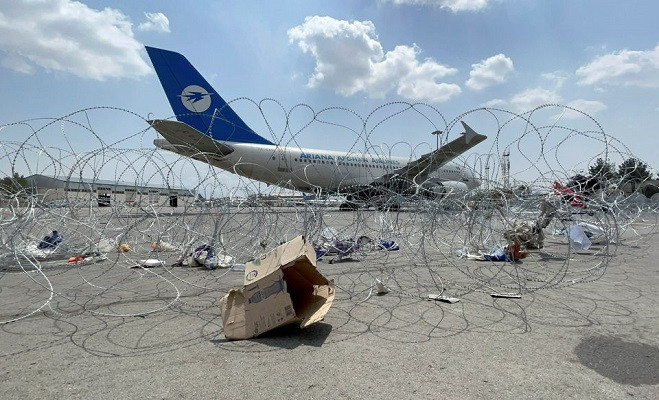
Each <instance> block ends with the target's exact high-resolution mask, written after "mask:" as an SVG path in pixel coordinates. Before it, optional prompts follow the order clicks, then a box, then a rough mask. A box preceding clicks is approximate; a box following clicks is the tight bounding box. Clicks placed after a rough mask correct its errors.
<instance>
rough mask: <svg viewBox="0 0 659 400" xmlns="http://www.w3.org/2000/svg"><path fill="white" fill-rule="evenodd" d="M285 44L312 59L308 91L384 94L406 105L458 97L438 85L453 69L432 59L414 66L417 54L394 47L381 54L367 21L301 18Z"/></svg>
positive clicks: (455, 89) (446, 86) (412, 48)
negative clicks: (405, 101)
mask: <svg viewBox="0 0 659 400" xmlns="http://www.w3.org/2000/svg"><path fill="white" fill-rule="evenodd" d="M288 37H289V40H290V42H291V43H297V45H298V46H299V47H300V49H302V51H304V52H305V53H310V54H311V55H313V57H314V58H315V62H316V67H315V71H314V73H313V75H312V76H311V77H310V78H309V81H308V85H309V87H318V86H324V87H327V88H330V89H332V90H334V91H336V92H337V93H340V94H342V95H344V96H350V95H353V94H355V93H357V92H360V91H361V92H364V93H366V94H367V95H368V96H370V97H379V98H381V97H384V96H385V95H386V94H387V93H388V92H389V91H391V90H396V92H397V93H398V94H399V95H401V96H403V97H405V98H406V99H410V100H416V101H430V102H441V101H446V100H448V99H450V98H451V97H452V96H454V95H456V94H459V93H460V92H461V91H462V90H461V89H460V87H459V86H458V85H456V84H449V83H442V82H438V80H439V79H440V78H443V77H445V76H449V75H453V74H455V73H456V72H457V70H456V69H455V68H450V67H446V66H444V65H441V64H439V63H437V62H435V61H433V60H432V59H425V60H423V61H419V59H418V56H419V53H420V50H419V48H418V47H417V46H416V45H414V46H402V45H401V46H396V47H395V48H394V50H392V51H389V52H387V53H386V54H385V53H384V50H383V49H382V45H381V44H380V42H379V41H378V38H377V34H376V32H375V26H374V25H373V23H372V22H371V21H351V22H350V21H342V20H337V19H334V18H331V17H320V16H314V17H307V18H305V21H304V24H302V25H299V26H296V27H294V28H291V29H289V31H288Z"/></svg>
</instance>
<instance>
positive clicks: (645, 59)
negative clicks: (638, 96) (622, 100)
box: [576, 45, 659, 88]
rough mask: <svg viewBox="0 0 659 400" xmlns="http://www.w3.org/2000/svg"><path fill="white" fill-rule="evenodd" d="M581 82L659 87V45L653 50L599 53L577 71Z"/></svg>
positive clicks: (587, 83)
mask: <svg viewBox="0 0 659 400" xmlns="http://www.w3.org/2000/svg"><path fill="white" fill-rule="evenodd" d="M576 74H577V76H580V77H581V80H580V81H579V82H578V84H580V85H595V84H605V85H618V86H637V87H644V88H658V87H659V45H657V46H656V47H655V48H654V49H653V50H648V51H632V50H622V51H619V52H617V53H611V54H606V55H603V56H601V57H598V58H597V59H595V60H594V61H592V62H591V63H590V64H588V65H584V66H583V67H580V68H579V69H577V71H576Z"/></svg>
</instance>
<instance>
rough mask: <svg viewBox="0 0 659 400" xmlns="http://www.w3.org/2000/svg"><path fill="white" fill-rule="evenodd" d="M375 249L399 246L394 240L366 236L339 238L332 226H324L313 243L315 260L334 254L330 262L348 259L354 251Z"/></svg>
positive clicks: (394, 249) (396, 247) (395, 248)
mask: <svg viewBox="0 0 659 400" xmlns="http://www.w3.org/2000/svg"><path fill="white" fill-rule="evenodd" d="M377 250H384V251H397V250H400V246H399V245H398V242H396V241H395V240H386V239H379V240H373V239H371V238H369V237H368V236H359V237H358V238H357V239H354V238H339V233H338V232H337V230H336V229H334V228H332V227H327V228H325V229H324V230H323V233H322V234H321V235H320V239H319V241H318V242H317V243H314V251H315V253H316V260H321V259H322V258H323V257H325V256H336V257H335V258H333V259H332V260H330V264H332V263H335V262H341V261H344V260H347V259H350V257H351V255H352V254H353V253H355V252H362V253H363V252H367V251H377Z"/></svg>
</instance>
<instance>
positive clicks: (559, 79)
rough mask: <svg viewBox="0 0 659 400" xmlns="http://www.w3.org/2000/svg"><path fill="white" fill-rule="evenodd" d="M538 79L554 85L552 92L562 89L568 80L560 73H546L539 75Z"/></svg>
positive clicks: (566, 76)
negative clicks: (540, 78)
mask: <svg viewBox="0 0 659 400" xmlns="http://www.w3.org/2000/svg"><path fill="white" fill-rule="evenodd" d="M540 77H542V79H545V80H547V81H549V82H551V83H552V84H553V85H554V90H558V89H560V88H562V87H563V84H565V81H567V80H568V75H567V74H566V73H564V72H562V71H555V72H547V73H544V74H541V75H540Z"/></svg>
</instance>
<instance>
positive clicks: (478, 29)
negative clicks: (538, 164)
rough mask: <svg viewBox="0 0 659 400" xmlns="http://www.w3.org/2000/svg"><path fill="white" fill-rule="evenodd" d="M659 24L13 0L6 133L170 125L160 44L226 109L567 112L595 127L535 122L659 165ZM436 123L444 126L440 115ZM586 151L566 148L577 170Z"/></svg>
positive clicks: (8, 18) (452, 7)
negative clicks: (596, 137) (157, 121)
mask: <svg viewBox="0 0 659 400" xmlns="http://www.w3.org/2000/svg"><path fill="white" fill-rule="evenodd" d="M657 15H659V3H657V2H655V1H650V0H647V1H634V0H630V1H624V2H621V1H608V0H597V1H595V0H593V1H531V0H372V1H347V0H346V1H340V0H339V1H313V0H303V1H282V2H271V1H248V0H246V1H195V2H180V1H166V0H158V1H139V2H137V1H135V2H125V1H105V2H102V1H84V2H73V1H68V0H50V1H37V0H32V1H27V0H12V1H9V0H2V1H0V71H1V73H0V92H1V93H2V94H3V95H2V96H1V97H0V125H2V124H7V123H11V122H16V121H21V120H25V119H32V118H41V117H59V116H62V115H66V114H68V113H71V112H74V111H76V110H79V109H82V108H87V107H96V106H110V107H118V108H122V109H127V110H130V111H132V112H134V113H136V114H138V115H141V116H143V117H147V116H149V115H150V116H152V117H157V118H166V117H169V116H171V114H172V111H171V108H170V107H169V104H168V103H167V100H166V98H165V96H164V94H163V92H162V89H161V87H160V84H159V82H158V80H157V77H156V75H155V73H154V72H153V70H152V67H151V63H150V61H149V60H148V57H147V55H146V52H145V50H144V47H143V46H144V45H150V46H155V47H162V48H165V49H169V50H174V51H178V52H180V53H182V54H184V55H185V56H186V57H187V58H188V59H189V60H190V61H191V62H192V63H193V64H194V65H195V66H196V67H197V68H198V69H199V70H200V72H201V73H202V74H203V75H204V76H206V77H207V79H208V80H209V81H210V82H211V83H212V85H213V86H214V88H215V89H216V90H217V91H218V92H220V93H221V94H222V95H223V96H224V98H225V99H235V98H239V97H245V98H249V99H253V100H255V101H259V100H261V99H264V98H272V99H275V100H276V101H278V102H279V103H280V104H281V106H282V107H283V108H284V110H290V109H291V108H292V107H294V106H295V105H296V104H306V105H308V106H310V107H311V108H313V109H314V110H316V111H319V110H322V109H325V108H328V107H342V108H346V109H349V110H352V111H354V112H356V113H357V114H360V115H362V116H366V115H367V114H368V113H370V112H371V111H372V110H374V109H375V108H377V107H378V106H381V105H383V104H386V103H389V102H408V103H423V104H426V105H428V106H430V107H433V108H435V109H437V110H438V111H439V112H441V115H443V117H444V118H445V119H446V120H448V121H450V120H453V119H454V118H456V117H458V116H460V115H461V114H462V113H465V112H468V111H470V110H473V109H477V108H479V107H496V108H498V109H503V110H508V111H510V112H512V113H521V112H524V111H528V110H531V109H533V108H534V107H536V106H538V105H542V104H546V103H557V104H563V105H568V106H571V107H574V108H577V109H579V110H581V111H583V112H585V113H587V114H588V115H590V116H592V117H593V118H594V120H595V121H593V120H589V119H588V118H585V117H584V116H582V115H579V114H576V113H571V112H561V110H559V109H553V110H552V111H551V112H547V113H546V115H543V116H538V117H537V120H535V121H534V122H537V123H538V124H539V125H545V124H551V123H553V122H555V120H556V119H557V118H560V124H561V125H566V126H570V127H574V129H577V130H580V131H588V130H590V129H595V130H597V129H599V126H601V129H602V130H603V131H604V132H605V133H606V134H608V135H611V136H613V137H615V138H617V139H619V140H620V141H621V142H623V143H624V144H625V145H627V147H628V148H629V150H630V151H631V152H632V153H633V154H635V155H636V156H638V157H640V158H641V159H643V160H644V161H645V162H647V163H648V164H650V166H651V167H653V168H657V167H659V157H657V149H659V130H658V129H657V127H658V126H659V24H657ZM244 103H245V102H243V103H241V102H238V106H237V108H239V109H241V108H243V107H242V106H241V105H240V104H244ZM268 104H269V105H266V108H268V107H271V106H274V107H273V108H272V110H273V111H272V116H271V117H269V118H272V119H273V121H275V122H274V125H277V124H281V123H282V122H281V120H282V117H281V112H280V111H279V112H278V111H277V110H276V108H277V107H276V104H275V103H268ZM387 110H393V109H389V108H388V109H386V110H385V111H386V112H389V111H387ZM240 112H241V114H243V116H244V119H245V120H246V121H247V122H248V124H250V125H252V127H253V128H254V129H256V130H259V132H261V133H262V134H263V131H261V130H260V129H264V128H263V127H264V126H265V125H264V123H263V121H262V118H261V117H260V115H259V113H258V110H255V109H254V107H251V109H250V107H249V104H247V105H246V106H245V107H244V110H243V111H240ZM392 112H393V111H392ZM266 114H267V115H270V114H269V113H266ZM295 114H296V115H301V117H300V119H301V120H303V119H304V116H303V113H302V112H300V113H295ZM329 114H331V113H329V112H328V115H329ZM433 115H436V114H433ZM91 118H92V122H91V123H92V124H93V129H94V131H95V132H97V133H98V134H99V135H100V136H101V137H102V138H103V140H104V141H105V142H106V143H112V142H114V141H115V140H118V139H120V138H122V137H126V136H128V135H130V134H132V133H135V132H139V131H140V130H142V129H144V127H143V126H142V122H141V121H140V120H139V118H134V117H130V116H125V115H124V114H122V113H119V114H113V113H104V112H98V113H92V117H91ZM293 118H295V117H293ZM338 118H340V119H342V120H343V119H344V118H348V119H349V117H346V116H345V115H343V116H341V117H338ZM552 118H553V119H554V121H553V122H552ZM278 119H279V121H278ZM467 120H468V122H469V124H470V125H472V126H473V127H474V128H476V129H477V130H478V131H480V132H481V133H485V134H488V133H489V132H488V130H489V129H491V128H492V125H491V122H488V121H487V116H485V117H483V116H482V114H473V115H470V116H469V117H467ZM434 124H435V127H438V128H440V129H443V128H444V126H443V125H442V123H441V118H439V122H435V123H434ZM598 124H599V126H598ZM432 125H433V124H432V123H430V124H429V123H428V122H427V121H423V118H418V117H417V118H410V119H409V120H408V119H402V120H400V121H397V122H392V123H391V124H385V125H383V126H380V127H378V128H377V129H375V130H374V131H373V136H372V137H371V139H372V140H373V141H375V142H378V143H380V142H381V143H388V144H392V143H395V142H396V141H401V142H405V143H408V144H410V145H412V146H415V145H416V144H417V143H421V142H427V143H434V138H433V137H432V136H431V135H430V132H432V131H433V130H434V129H433V128H434V127H433V126H432ZM278 129H279V128H277V127H275V131H278ZM281 129H283V128H281ZM455 132H457V127H456V131H455ZM521 133H522V131H515V130H514V129H513V128H511V132H509V133H508V134H509V136H510V138H514V137H516V136H519V135H520V134H521ZM3 134H4V135H5V136H4V138H3V139H6V138H7V137H9V136H7V135H10V134H13V135H14V136H15V137H12V139H20V135H23V134H24V133H21V132H20V131H13V132H11V133H8V132H7V130H5V132H3ZM451 134H457V133H449V135H451ZM149 135H151V136H149ZM264 136H267V131H266V133H265V134H264ZM153 137H155V133H154V132H153V131H151V132H150V133H149V134H148V135H145V136H143V137H142V138H141V142H140V143H139V144H138V145H143V146H145V147H149V146H150V141H151V140H152V139H153ZM355 137H356V136H354V135H353V136H351V134H350V133H347V134H346V133H345V132H338V133H336V132H333V131H332V130H331V129H330V128H329V127H328V126H322V125H321V126H320V127H319V129H318V130H311V129H308V130H304V131H303V132H302V134H300V135H299V136H298V137H296V140H297V142H298V144H300V145H303V146H305V147H321V148H331V149H337V150H338V149H341V148H342V147H343V146H346V145H350V143H354V142H355V140H356V139H355ZM506 143H512V139H510V140H509V141H508V142H506ZM125 145H127V146H132V145H136V144H135V143H133V142H126V143H125ZM580 146H583V144H581V143H580V142H578V141H575V144H574V145H573V146H565V147H562V148H561V149H560V151H561V152H564V154H565V155H566V157H568V158H572V159H576V158H579V157H582V156H583V148H580ZM586 146H588V144H586ZM74 147H75V146H74ZM481 150H488V148H485V149H481ZM498 150H499V151H500V148H499V149H498ZM494 151H497V149H494ZM511 157H512V156H511Z"/></svg>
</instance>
